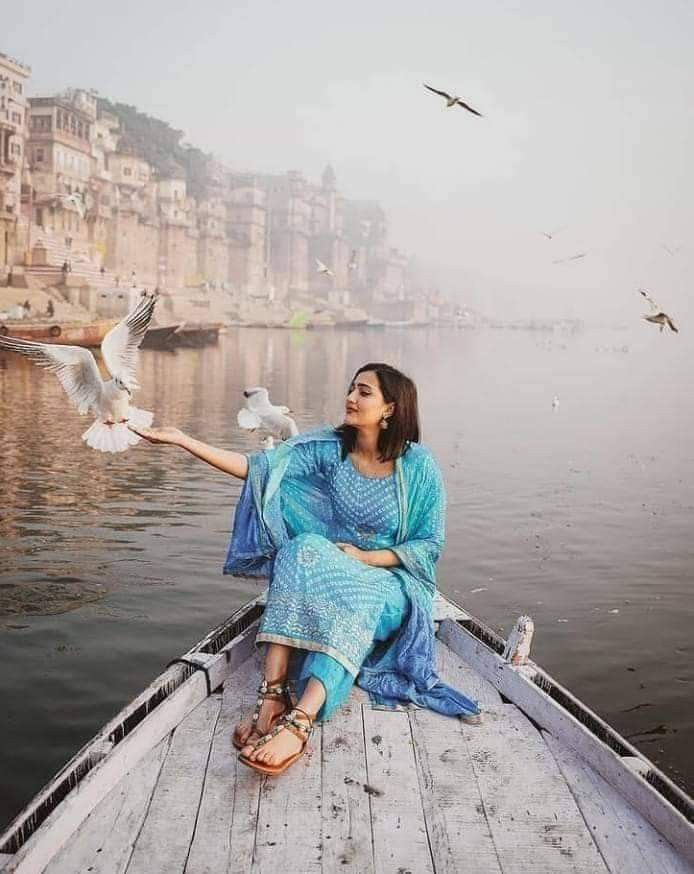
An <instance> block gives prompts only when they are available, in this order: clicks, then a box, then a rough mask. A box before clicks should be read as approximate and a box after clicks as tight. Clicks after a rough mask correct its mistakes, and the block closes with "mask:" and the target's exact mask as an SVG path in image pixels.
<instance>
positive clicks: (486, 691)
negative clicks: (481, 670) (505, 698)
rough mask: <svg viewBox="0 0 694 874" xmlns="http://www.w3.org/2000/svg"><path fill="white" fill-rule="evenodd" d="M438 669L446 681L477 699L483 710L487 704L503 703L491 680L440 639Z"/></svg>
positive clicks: (437, 659) (438, 642)
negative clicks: (481, 674) (480, 673)
mask: <svg viewBox="0 0 694 874" xmlns="http://www.w3.org/2000/svg"><path fill="white" fill-rule="evenodd" d="M436 669H437V671H438V674H439V677H440V678H441V679H442V680H443V682H444V683H448V685H449V686H453V687H454V688H456V689H458V690H459V691H461V692H462V693H463V694H464V695H467V697H468V698H472V700H473V701H477V702H478V704H479V705H480V707H481V709H482V710H484V707H485V705H487V704H500V703H501V695H500V694H499V692H498V690H497V689H495V688H494V686H492V684H491V683H490V682H489V680H485V679H484V677H481V676H480V675H479V674H478V673H477V671H476V670H474V668H471V667H470V665H469V664H468V663H467V662H466V661H465V660H464V659H463V658H461V656H459V655H458V654H457V653H455V652H453V650H452V649H450V648H449V647H447V646H446V644H445V643H442V642H441V641H440V640H437V641H436Z"/></svg>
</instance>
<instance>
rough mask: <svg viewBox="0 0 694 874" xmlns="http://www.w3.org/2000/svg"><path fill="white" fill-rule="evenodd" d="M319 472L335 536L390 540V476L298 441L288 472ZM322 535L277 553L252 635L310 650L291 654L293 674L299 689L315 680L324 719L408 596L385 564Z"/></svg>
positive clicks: (371, 544)
mask: <svg viewBox="0 0 694 874" xmlns="http://www.w3.org/2000/svg"><path fill="white" fill-rule="evenodd" d="M316 473H320V474H321V475H322V476H323V477H324V478H325V482H326V489H327V491H328V494H329V496H330V501H331V504H332V507H333V512H334V518H333V525H334V538H335V542H344V543H352V544H354V546H357V547H359V549H384V548H387V547H390V546H393V545H394V544H395V538H396V535H397V531H398V527H399V519H400V512H399V508H398V498H397V489H396V483H395V475H394V474H391V475H390V476H386V477H368V476H365V475H363V474H361V473H359V472H358V471H357V470H356V469H355V467H354V465H353V464H352V461H351V459H350V458H349V457H347V458H345V459H344V460H343V459H342V457H341V452H340V449H339V446H338V445H337V444H335V443H327V442H326V443H318V444H315V445H311V444H302V445H300V446H297V447H296V450H295V452H293V453H292V458H291V461H290V464H289V467H288V468H287V470H286V472H285V477H286V478H287V477H288V478H292V477H293V478H297V477H305V476H307V475H309V474H316ZM335 542H333V541H331V540H328V539H327V538H326V537H324V536H322V535H321V534H300V535H298V536H296V537H294V538H293V539H292V540H290V541H289V542H288V543H287V544H286V545H285V546H283V547H282V548H281V549H280V550H279V552H278V553H277V556H276V558H275V563H274V569H273V574H272V581H271V583H270V588H269V592H268V601H267V607H266V608H265V613H264V615H263V618H262V621H261V624H260V630H259V633H258V636H257V638H256V640H257V642H259V643H282V644H285V645H288V646H292V647H296V648H298V649H301V650H306V651H308V653H309V654H308V655H307V656H302V657H301V658H300V659H299V658H295V659H294V660H293V664H292V672H291V673H292V679H293V680H294V683H295V685H296V687H297V692H298V694H299V695H300V694H301V693H302V691H303V687H304V685H305V682H306V681H307V680H308V678H309V677H315V678H316V679H318V680H320V681H321V683H322V684H323V686H324V687H325V690H326V701H325V704H324V706H323V708H322V710H321V712H320V714H319V718H322V719H327V718H328V717H329V716H330V715H331V713H332V712H333V711H334V710H335V709H336V708H337V707H339V706H340V704H341V703H342V702H343V700H344V699H345V697H346V696H347V695H348V694H349V690H350V687H351V685H352V683H353V682H354V678H355V677H356V676H357V674H358V673H359V669H360V667H361V665H362V663H363V661H364V659H365V658H366V655H367V654H368V653H369V652H370V651H371V649H372V648H373V645H374V641H383V640H387V638H388V637H389V636H390V635H391V634H393V633H394V632H395V631H397V629H398V628H399V627H400V625H401V624H402V621H403V619H404V617H405V615H406V610H407V605H408V600H407V598H406V596H405V595H404V593H403V591H402V584H401V582H400V580H399V579H398V578H397V577H396V576H395V575H394V574H393V573H391V572H390V571H389V570H386V569H385V568H376V567H370V566H369V565H366V564H364V563H363V562H361V561H358V560H357V559H355V558H351V557H350V556H348V555H346V554H345V553H344V552H342V550H340V549H338V547H337V546H335Z"/></svg>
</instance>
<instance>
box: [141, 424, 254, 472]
mask: <svg viewBox="0 0 694 874" xmlns="http://www.w3.org/2000/svg"><path fill="white" fill-rule="evenodd" d="M128 427H129V428H130V430H131V431H134V432H135V433H136V434H139V435H140V437H142V438H143V439H145V440H147V441H148V442H149V443H162V444H168V445H170V446H180V447H181V448H182V449H185V450H187V451H188V452H190V454H191V455H194V456H195V457H196V458H199V459H200V460H201V461H206V462H207V463H208V464H210V465H212V467H216V468H217V470H221V471H222V473H228V474H231V476H235V477H238V479H246V474H247V473H248V459H247V458H246V456H245V455H242V454H241V453H240V452H232V451H231V450H228V449H217V447H216V446H210V445H209V443H203V442H202V440H196V439H195V438H194V437H191V436H190V435H189V434H185V433H184V432H183V431H180V430H179V429H178V428H169V427H166V428H135V427H133V426H132V425H128Z"/></svg>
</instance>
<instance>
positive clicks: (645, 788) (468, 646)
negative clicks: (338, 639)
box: [439, 620, 694, 864]
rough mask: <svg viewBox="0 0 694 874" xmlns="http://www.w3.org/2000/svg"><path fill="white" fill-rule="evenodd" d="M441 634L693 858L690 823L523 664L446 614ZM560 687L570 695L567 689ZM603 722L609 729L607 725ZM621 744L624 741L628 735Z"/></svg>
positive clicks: (634, 750)
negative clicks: (500, 653) (494, 649)
mask: <svg viewBox="0 0 694 874" xmlns="http://www.w3.org/2000/svg"><path fill="white" fill-rule="evenodd" d="M439 637H440V638H441V640H442V641H443V642H444V643H446V644H447V645H448V646H449V647H450V648H451V649H453V650H454V651H455V652H456V653H458V654H459V655H461V656H462V657H463V659H464V660H465V661H467V662H469V663H470V664H473V665H474V666H475V669H476V670H478V671H479V673H480V674H482V676H484V677H485V678H486V679H487V680H489V682H490V683H492V685H493V686H495V687H496V688H497V689H498V690H499V691H500V692H501V693H502V694H503V695H504V696H505V697H506V698H507V699H508V700H510V701H513V702H514V704H515V705H516V706H517V707H518V708H520V709H521V710H522V711H523V712H524V713H526V714H527V715H528V716H529V717H530V718H531V719H532V720H534V721H535V722H536V723H537V724H538V725H540V726H541V727H542V728H544V729H546V730H547V731H549V732H550V733H551V734H552V735H553V736H554V737H556V738H557V739H558V740H560V741H561V742H562V743H564V744H565V745H566V746H568V747H570V748H571V749H574V750H575V751H576V752H577V753H579V755H581V756H582V757H583V758H584V759H586V760H587V761H589V762H590V763H591V765H592V767H593V769H594V770H595V771H596V772H597V773H599V774H600V775H601V776H602V777H603V778H604V779H605V780H606V781H607V782H608V783H609V784H610V785H611V786H612V787H613V788H614V789H616V790H617V792H619V794H620V795H622V796H623V797H624V798H625V799H626V801H628V802H629V803H630V804H631V805H632V806H633V807H634V808H635V809H636V810H637V811H638V812H639V813H641V814H642V815H643V816H644V817H645V818H646V819H647V820H648V821H649V822H651V823H652V824H653V825H654V826H655V828H657V830H658V831H659V832H660V833H661V834H662V835H663V836H664V837H665V838H666V839H667V840H668V841H669V843H671V844H672V845H673V847H674V848H675V850H676V851H677V852H678V853H679V854H681V855H682V856H683V857H684V858H685V859H686V860H687V861H688V862H689V863H690V864H691V863H694V827H693V826H692V824H691V823H690V822H688V821H687V819H686V818H685V817H684V816H683V815H682V813H680V811H679V810H677V809H676V808H675V807H674V806H673V805H671V804H670V803H669V802H668V801H667V800H666V799H665V798H664V797H663V796H662V795H661V794H660V793H659V792H657V791H656V789H655V788H654V787H653V786H651V785H650V784H649V783H648V782H647V781H646V780H645V778H644V777H643V776H642V774H641V773H639V772H637V771H636V770H635V769H634V768H633V766H632V765H631V764H630V763H627V762H624V761H622V759H621V758H620V756H619V755H618V754H617V753H616V752H615V751H614V750H613V749H611V748H610V747H609V746H607V744H605V743H603V742H602V741H601V740H600V739H599V738H597V737H596V736H595V735H594V734H593V733H592V732H591V731H589V729H588V728H586V726H585V725H583V724H582V723H581V722H579V721H578V720H577V719H576V718H575V717H574V716H572V715H571V714H570V713H569V712H568V711H567V710H565V709H564V708H562V707H560V706H559V705H558V704H557V703H556V702H555V701H554V700H553V699H552V698H550V696H549V695H547V694H546V693H545V692H544V691H543V690H542V689H541V688H540V687H539V686H538V685H536V684H535V683H533V682H532V679H531V678H530V677H529V676H527V675H526V674H525V673H524V671H525V670H526V669H525V668H514V667H512V666H511V665H509V664H507V663H506V662H505V661H504V660H503V659H502V658H500V656H498V655H497V654H496V653H495V652H492V650H490V649H489V648H487V647H486V646H485V645H484V644H483V643H481V642H480V641H479V640H477V639H475V638H474V637H473V636H472V635H471V634H469V633H468V632H467V631H466V630H465V629H463V628H461V627H460V626H459V625H457V624H456V623H455V622H451V621H449V620H444V621H443V622H442V623H441V627H440V629H439ZM557 686H558V684H557ZM562 692H563V693H564V694H565V695H566V696H567V697H570V693H569V692H568V691H567V690H562ZM574 700H575V699H574ZM576 705H577V706H578V707H583V708H584V711H585V713H586V714H590V716H591V718H594V719H595V721H596V722H598V721H599V718H598V717H597V716H595V714H592V713H590V711H589V710H588V708H586V707H584V705H581V703H580V702H578V701H576ZM605 728H606V729H607V730H608V731H612V730H611V729H610V727H609V726H607V725H605ZM622 745H623V746H624V747H628V744H627V742H626V741H623V744H622ZM631 752H632V753H633V756H634V757H635V758H637V759H642V757H641V756H640V755H639V754H638V751H637V750H636V749H631ZM642 760H643V759H642ZM643 761H645V760H643ZM646 764H648V763H647V762H646Z"/></svg>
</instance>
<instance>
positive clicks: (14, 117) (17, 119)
mask: <svg viewBox="0 0 694 874" xmlns="http://www.w3.org/2000/svg"><path fill="white" fill-rule="evenodd" d="M12 121H13V122H14V123H15V124H20V125H21V123H22V115H21V113H19V112H13V113H12Z"/></svg>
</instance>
